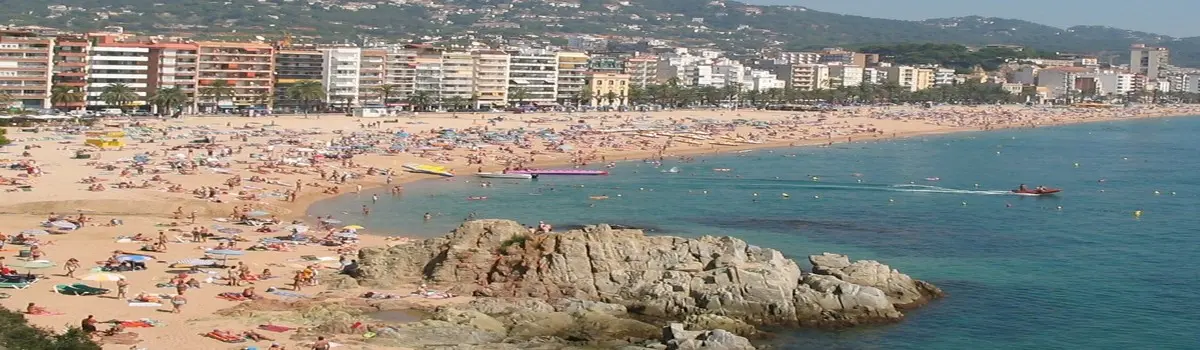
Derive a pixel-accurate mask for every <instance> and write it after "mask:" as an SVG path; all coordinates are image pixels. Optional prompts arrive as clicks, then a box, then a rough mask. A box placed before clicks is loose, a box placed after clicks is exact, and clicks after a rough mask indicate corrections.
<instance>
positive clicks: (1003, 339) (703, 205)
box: [310, 117, 1200, 349]
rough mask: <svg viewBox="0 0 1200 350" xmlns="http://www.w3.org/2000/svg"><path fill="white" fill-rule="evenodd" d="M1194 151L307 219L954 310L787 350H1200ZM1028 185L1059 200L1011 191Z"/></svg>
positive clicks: (984, 160) (1072, 138)
mask: <svg viewBox="0 0 1200 350" xmlns="http://www.w3.org/2000/svg"><path fill="white" fill-rule="evenodd" d="M1198 136H1200V118H1194V117H1193V118H1186V117H1185V118H1164V119H1150V120H1136V121H1132V120H1131V121H1118V122H1105V123H1091V124H1081V125H1074V126H1061V127H1045V128H1037V129H1022V130H1005V131H992V132H972V133H960V134H952V135H940V136H930V137H918V138H911V139H902V140H891V141H877V142H864V143H854V144H840V145H834V146H833V147H825V148H822V147H809V148H793V149H775V150H757V151H752V152H747V153H741V154H728V155H718V156H711V157H702V158H697V159H696V160H695V161H694V162H681V161H677V160H668V161H666V162H665V163H664V164H663V165H662V166H660V167H655V166H654V165H653V164H647V163H643V162H642V161H640V160H639V161H630V162H623V163H619V164H618V165H617V167H616V168H614V169H611V171H612V175H610V176H598V177H549V176H546V177H543V178H542V179H539V180H536V181H512V180H499V181H494V182H493V183H494V186H493V187H490V188H483V187H480V186H478V179H475V178H473V177H465V176H464V177H459V178H454V179H452V180H450V181H446V180H433V181H425V182H417V183H412V184H408V185H407V186H406V190H405V193H404V195H403V196H400V197H391V196H390V195H389V194H388V193H387V190H386V189H382V190H380V192H379V193H380V197H381V199H380V201H379V202H378V203H376V204H374V210H373V213H372V215H371V216H370V217H369V218H364V217H362V216H361V215H357V213H359V208H360V206H361V205H362V204H364V203H370V195H371V193H370V192H367V193H363V194H358V195H346V196H342V197H338V198H334V199H330V200H328V201H324V202H321V203H318V204H317V205H314V206H313V207H312V209H311V212H310V214H312V215H325V214H334V215H335V216H338V217H340V218H342V219H344V220H346V221H347V222H350V223H361V224H363V225H365V226H367V227H368V228H370V229H374V230H380V231H394V232H397V233H403V234H407V235H416V236H432V235H438V234H442V233H444V232H447V231H449V230H451V229H453V228H454V227H456V226H457V225H458V223H460V222H461V221H462V220H463V219H464V218H466V217H468V215H470V213H475V215H476V216H477V217H480V218H511V219H515V220H518V221H521V222H523V223H526V224H529V225H533V224H536V223H537V221H538V220H546V221H547V222H549V223H551V224H554V225H555V226H556V227H557V228H558V229H562V228H567V227H570V226H573V225H583V224H590V223H612V224H621V225H628V226H634V227H642V228H646V229H648V230H651V231H652V232H651V233H655V234H671V235H680V236H698V235H705V234H713V235H732V236H736V237H739V238H742V239H744V240H746V241H748V242H750V243H752V244H757V245H761V246H765V247H771V248H775V249H778V250H780V251H782V252H784V253H785V254H787V255H788V256H790V257H792V258H794V259H796V260H798V261H800V262H801V263H802V264H803V265H807V256H808V255H810V254H819V253H821V252H826V251H829V252H839V253H844V254H848V255H850V257H851V258H854V259H875V260H880V261H882V262H884V263H886V264H889V265H891V266H892V267H894V268H897V269H899V270H900V271H902V272H905V273H907V274H909V275H911V276H913V277H914V278H918V279H923V280H926V281H930V282H932V283H934V284H936V285H938V286H940V287H941V288H942V289H943V290H945V291H946V292H947V293H948V294H949V296H948V297H947V298H946V299H943V300H940V301H938V302H935V303H933V304H932V305H930V306H928V307H926V308H923V309H920V310H917V311H914V312H910V313H909V314H908V318H907V319H906V320H905V321H904V322H902V323H899V324H895V325H888V326H880V327H871V328H861V329H854V330H847V331H838V332H831V331H796V332H792V333H783V334H780V335H779V337H778V338H777V339H776V340H777V346H778V347H780V348H784V349H966V348H972V349H1195V348H1200V311H1197V310H1200V296H1198V295H1197V293H1198V292H1200V269H1197V268H1196V263H1197V262H1200V215H1197V212H1196V210H1197V208H1200V153H1198V151H1200V137H1198ZM671 167H678V170H679V172H677V173H670V172H664V171H665V170H667V169H669V168H671ZM714 168H729V169H731V171H728V172H717V171H714V170H713V169H714ZM856 174H857V176H856ZM813 176H816V177H817V178H816V179H815V180H814V178H813ZM933 177H937V178H940V180H937V181H928V180H926V178H933ZM468 180H469V182H468ZM1020 183H1025V184H1027V185H1028V186H1030V187H1033V186H1037V185H1046V186H1052V187H1059V188H1063V189H1064V191H1063V192H1062V193H1060V194H1059V195H1057V196H1053V197H1022V196H1015V195H1011V194H1008V193H1007V191H1008V190H1009V189H1012V188H1015V187H1016V186H1017V185H1018V184H1020ZM706 191H707V192H706ZM755 193H757V194H758V196H757V197H756V196H754V194H755ZM783 193H787V194H789V195H790V197H787V198H785V197H784V196H783V195H782V194H783ZM597 195H607V196H609V199H607V200H589V199H588V197H589V196H597ZM469 196H487V197H488V199H487V200H478V201H468V200H466V198H467V197H469ZM1136 210H1141V211H1142V213H1143V214H1142V215H1141V217H1140V218H1139V217H1135V215H1134V211H1136ZM425 212H431V213H434V214H436V216H435V217H434V219H433V220H431V221H429V222H424V220H422V214H423V213H425ZM344 213H350V214H344Z"/></svg>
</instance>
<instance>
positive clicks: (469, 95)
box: [439, 51, 475, 108]
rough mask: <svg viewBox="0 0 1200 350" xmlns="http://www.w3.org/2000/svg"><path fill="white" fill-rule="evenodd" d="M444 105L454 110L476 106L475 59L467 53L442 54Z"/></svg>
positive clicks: (452, 52)
mask: <svg viewBox="0 0 1200 350" xmlns="http://www.w3.org/2000/svg"><path fill="white" fill-rule="evenodd" d="M439 95H440V96H441V98H442V103H443V104H445V105H447V106H449V107H452V108H464V107H466V106H468V105H473V104H474V102H473V101H474V99H475V57H474V56H473V55H471V53H470V52H466V51H446V52H442V89H441V93H440V94H439Z"/></svg>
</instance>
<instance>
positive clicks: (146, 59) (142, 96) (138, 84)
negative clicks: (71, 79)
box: [86, 36, 150, 110]
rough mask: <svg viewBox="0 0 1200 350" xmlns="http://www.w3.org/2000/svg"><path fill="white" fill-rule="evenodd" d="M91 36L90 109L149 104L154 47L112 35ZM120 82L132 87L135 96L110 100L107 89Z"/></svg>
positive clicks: (88, 93) (127, 107) (88, 98)
mask: <svg viewBox="0 0 1200 350" xmlns="http://www.w3.org/2000/svg"><path fill="white" fill-rule="evenodd" d="M91 39H92V47H91V50H90V51H89V52H88V53H89V56H88V84H87V88H86V91H87V107H88V109H97V110H98V109H109V108H121V109H129V108H136V107H140V106H145V105H146V97H147V95H148V88H149V81H150V46H149V45H148V44H142V43H126V42H118V41H116V38H115V37H111V36H91ZM117 85H121V86H125V87H127V88H129V89H130V90H132V92H133V96H132V97H134V98H132V99H130V100H125V101H120V100H109V101H106V100H105V98H104V96H105V91H106V90H108V89H111V88H110V87H112V86H117ZM110 96H113V95H110Z"/></svg>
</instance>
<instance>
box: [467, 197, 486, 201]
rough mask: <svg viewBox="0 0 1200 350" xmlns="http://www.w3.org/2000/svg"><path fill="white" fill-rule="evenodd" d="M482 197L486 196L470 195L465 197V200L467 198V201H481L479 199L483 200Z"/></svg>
mask: <svg viewBox="0 0 1200 350" xmlns="http://www.w3.org/2000/svg"><path fill="white" fill-rule="evenodd" d="M484 199H487V196H470V197H467V200H469V201H481V200H484Z"/></svg>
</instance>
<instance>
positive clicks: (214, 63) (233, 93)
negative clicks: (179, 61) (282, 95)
mask: <svg viewBox="0 0 1200 350" xmlns="http://www.w3.org/2000/svg"><path fill="white" fill-rule="evenodd" d="M199 44H200V52H199V59H198V61H197V62H198V63H199V67H198V69H197V71H198V72H199V80H198V82H197V91H198V92H199V95H200V98H199V101H200V103H199V105H200V106H201V109H207V110H218V109H236V108H247V107H251V106H264V107H265V106H267V105H268V104H270V103H271V101H272V100H273V99H274V98H273V96H274V95H273V91H274V84H275V81H274V77H273V76H274V74H275V48H274V47H272V46H271V45H268V44H263V43H248V42H219V41H204V42H200V43H199ZM218 82H224V83H218ZM221 85H224V86H226V88H217V89H213V87H214V86H217V87H220V86H221ZM220 90H225V91H220ZM217 92H219V94H214V93H217ZM218 95H219V96H218Z"/></svg>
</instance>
